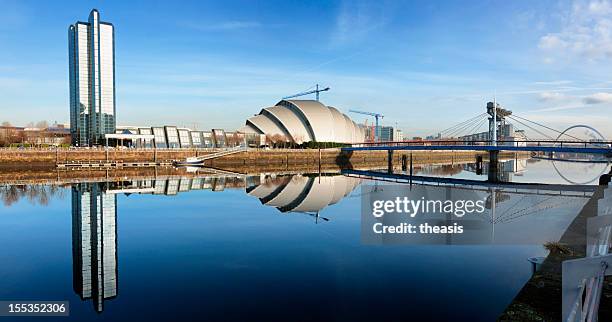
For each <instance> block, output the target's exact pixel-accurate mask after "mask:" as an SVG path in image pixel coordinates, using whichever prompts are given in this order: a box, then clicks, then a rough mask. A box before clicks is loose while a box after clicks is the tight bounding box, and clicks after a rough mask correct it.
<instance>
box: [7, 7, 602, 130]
mask: <svg viewBox="0 0 612 322" xmlns="http://www.w3.org/2000/svg"><path fill="white" fill-rule="evenodd" d="M0 8H1V10H0V21H1V22H2V23H1V24H0V122H1V121H10V122H11V123H13V124H17V125H22V124H26V123H28V122H30V121H34V122H36V121H39V120H48V121H50V122H53V121H58V122H67V121H68V119H69V109H68V65H67V61H68V58H67V57H68V49H67V47H68V45H67V29H68V26H69V25H70V24H71V23H74V22H75V21H77V20H82V21H85V20H86V19H87V16H88V14H89V11H90V10H91V9H92V8H97V9H98V10H99V11H100V14H101V18H102V20H104V21H109V22H112V23H113V24H114V25H115V28H116V31H115V32H116V42H115V43H116V72H117V75H116V84H117V117H118V123H119V124H121V125H161V124H176V125H181V126H189V127H194V126H195V127H197V128H213V127H215V128H218V127H221V128H226V129H235V128H238V127H240V126H242V125H243V124H244V120H245V119H246V118H247V117H249V116H251V115H253V114H255V113H257V112H258V111H259V110H260V109H261V108H262V107H267V106H270V105H274V104H275V103H276V102H277V101H278V100H279V99H280V97H282V96H285V95H289V94H292V93H296V92H300V91H302V90H304V89H307V88H309V87H311V86H312V85H313V84H315V83H320V84H322V85H324V86H330V87H331V90H330V91H329V92H327V93H323V94H322V96H321V97H322V101H323V102H324V103H326V104H327V105H332V106H336V107H338V108H339V109H340V110H342V111H344V112H347V111H348V109H350V108H354V109H361V110H367V111H377V112H380V113H383V114H384V115H385V119H384V124H388V125H395V124H396V123H397V125H398V126H399V127H400V128H401V129H403V130H404V131H405V132H406V133H407V134H408V135H409V136H413V135H426V134H432V133H434V132H436V131H437V130H441V129H444V128H447V127H449V126H451V125H453V124H455V123H458V122H460V121H462V120H465V119H468V118H470V117H472V116H475V115H477V114H480V113H482V112H484V106H485V104H486V102H487V101H488V100H491V99H492V97H493V95H494V93H497V94H496V95H497V100H498V102H500V103H501V104H502V105H504V106H505V107H507V108H509V109H511V110H513V111H514V112H515V113H516V114H518V115H521V116H523V117H528V118H530V119H533V120H537V121H541V122H545V123H546V124H549V125H551V126H554V127H556V128H564V127H567V126H569V125H573V124H577V123H581V124H590V125H593V126H595V127H597V128H598V129H599V130H600V131H601V132H604V134H605V135H606V136H608V137H612V127H611V126H610V125H609V123H610V117H609V115H610V111H612V78H611V76H610V75H612V64H611V62H612V2H609V1H599V0H597V1H563V2H557V1H480V2H477V1H410V2H398V1H339V2H318V1H312V2H308V3H306V2H304V1H286V0H285V1H265V2H264V1H229V0H228V1H215V2H208V1H129V2H128V1H63V2H51V1H11V0H8V1H7V0H0ZM351 116H352V117H354V119H356V120H358V121H363V118H362V117H360V116H358V115H351Z"/></svg>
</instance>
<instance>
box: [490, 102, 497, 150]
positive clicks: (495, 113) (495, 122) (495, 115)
mask: <svg viewBox="0 0 612 322" xmlns="http://www.w3.org/2000/svg"><path fill="white" fill-rule="evenodd" d="M491 143H492V145H493V146H497V90H495V92H494V93H493V138H492V140H491Z"/></svg>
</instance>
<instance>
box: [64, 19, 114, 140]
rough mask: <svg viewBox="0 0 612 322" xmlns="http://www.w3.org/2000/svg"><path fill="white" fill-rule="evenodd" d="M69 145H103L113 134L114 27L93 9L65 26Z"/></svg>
mask: <svg viewBox="0 0 612 322" xmlns="http://www.w3.org/2000/svg"><path fill="white" fill-rule="evenodd" d="M68 51H69V74H70V134H71V136H72V144H73V145H78V146H91V145H96V144H102V143H103V142H104V134H107V133H115V127H116V120H115V111H116V107H115V28H114V27H113V25H112V24H110V23H108V22H102V21H100V13H99V12H98V11H97V10H95V9H94V10H92V11H91V13H90V14H89V20H88V22H81V21H78V22H76V23H75V24H73V25H70V27H69V29H68Z"/></svg>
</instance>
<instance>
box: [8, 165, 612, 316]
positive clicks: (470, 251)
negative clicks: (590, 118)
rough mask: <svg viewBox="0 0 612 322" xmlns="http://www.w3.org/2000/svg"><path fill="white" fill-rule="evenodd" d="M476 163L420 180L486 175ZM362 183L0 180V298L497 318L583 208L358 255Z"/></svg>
mask: <svg viewBox="0 0 612 322" xmlns="http://www.w3.org/2000/svg"><path fill="white" fill-rule="evenodd" d="M475 167H476V166H475V165H472V164H464V165H444V166H439V165H438V166H433V165H432V166H425V167H422V168H418V169H415V172H416V173H415V174H418V175H422V176H434V177H436V176H437V177H439V176H445V177H453V178H467V179H479V180H484V179H486V174H484V173H483V174H476V173H477V172H479V171H476V170H475ZM555 167H556V168H557V170H555ZM502 168H503V174H502V176H503V179H504V180H507V181H512V182H543V183H555V184H570V183H569V182H579V183H586V184H588V185H594V184H597V179H598V174H599V173H600V172H601V169H604V170H605V169H606V168H608V169H609V166H608V165H606V164H586V165H585V164H573V163H567V164H560V163H558V164H555V165H553V164H552V162H551V161H546V160H533V159H530V160H509V161H507V162H504V164H503V167H502ZM591 177H592V178H591ZM591 179H593V180H591ZM85 181H86V180H85ZM372 184H373V182H372V181H371V180H365V179H361V178H355V177H347V176H343V175H340V174H325V175H318V174H292V175H283V174H266V175H263V174H262V175H257V176H247V177H243V176H231V175H230V176H202V177H200V178H196V179H193V178H183V179H180V178H173V179H170V180H167V179H159V180H140V181H137V180H130V178H126V180H125V181H124V182H121V183H87V182H82V183H78V184H73V185H66V186H6V185H4V186H0V197H1V198H2V203H0V228H1V229H2V233H0V248H2V251H0V263H2V265H0V300H11V301H24V300H53V301H69V303H70V316H69V317H68V318H65V317H64V318H51V317H46V318H44V319H45V320H53V319H58V320H60V319H61V320H62V321H65V320H70V321H94V320H108V321H134V320H148V321H153V320H168V321H171V320H174V321H181V320H196V319H201V320H208V321H218V320H223V321H228V320H234V321H245V320H268V321H270V320H283V321H287V320H289V321H306V320H308V321H312V320H339V321H373V320H379V321H380V320H386V321H391V320H393V321H397V320H410V321H423V320H434V321H435V320H454V321H494V320H495V319H496V318H497V317H498V316H499V315H500V314H501V313H502V312H503V311H504V309H505V308H506V307H507V306H508V304H509V303H510V302H511V301H512V299H513V298H514V296H515V295H516V294H517V293H518V292H519V291H520V289H521V288H522V286H523V285H524V284H525V282H526V281H527V280H528V279H529V278H530V276H531V275H532V266H531V264H530V263H529V262H528V261H527V259H528V258H530V257H537V256H546V255H547V251H546V250H545V249H544V247H543V246H542V241H544V240H546V239H547V238H555V236H556V237H559V236H560V235H561V234H562V233H563V231H564V230H565V228H566V227H567V225H568V224H569V223H570V222H571V220H572V219H573V217H575V215H576V214H577V213H578V211H580V209H581V207H582V205H584V203H586V201H587V200H588V195H586V196H584V197H580V196H578V197H576V196H564V195H561V196H557V197H554V198H552V199H551V198H549V197H550V196H541V197H538V196H536V197H524V196H518V197H517V196H513V195H510V196H509V197H508V198H506V199H504V200H502V199H503V198H501V199H500V200H499V201H498V203H499V204H500V207H501V208H500V209H499V210H498V211H499V212H500V213H502V212H503V213H505V214H506V216H507V217H508V218H510V219H512V220H511V222H513V223H516V224H517V225H521V223H522V224H523V225H524V226H531V227H535V228H533V229H532V230H531V231H530V232H529V234H531V235H538V234H540V233H541V234H542V235H545V236H544V237H542V238H540V239H538V240H536V241H534V242H530V243H524V244H512V243H507V244H501V245H499V244H484V245H445V246H444V245H442V246H441V245H406V244H399V245H368V244H364V243H363V242H362V240H361V235H360V231H361V215H360V213H361V211H360V208H361V198H362V188H363V187H364V186H365V185H372ZM384 184H392V185H400V184H401V183H384ZM521 198H522V199H521ZM538 198H539V199H538ZM547 198H548V199H547ZM519 200H522V201H521V202H517V201H519ZM550 205H553V206H550ZM504 207H505V208H504ZM530 220H531V221H530ZM534 222H537V226H534V224H533V223H534ZM537 227H546V228H541V230H538V228H537ZM551 227H552V228H551ZM0 319H1V318H0ZM28 319H35V318H25V317H22V318H19V320H28Z"/></svg>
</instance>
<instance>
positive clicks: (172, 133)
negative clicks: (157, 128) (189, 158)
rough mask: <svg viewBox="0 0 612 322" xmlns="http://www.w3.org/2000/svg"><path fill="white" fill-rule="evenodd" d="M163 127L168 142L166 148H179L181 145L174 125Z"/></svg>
mask: <svg viewBox="0 0 612 322" xmlns="http://www.w3.org/2000/svg"><path fill="white" fill-rule="evenodd" d="M164 129H165V131H166V142H167V143H168V148H171V149H176V148H180V147H181V145H180V141H179V136H178V130H177V129H176V126H164Z"/></svg>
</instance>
